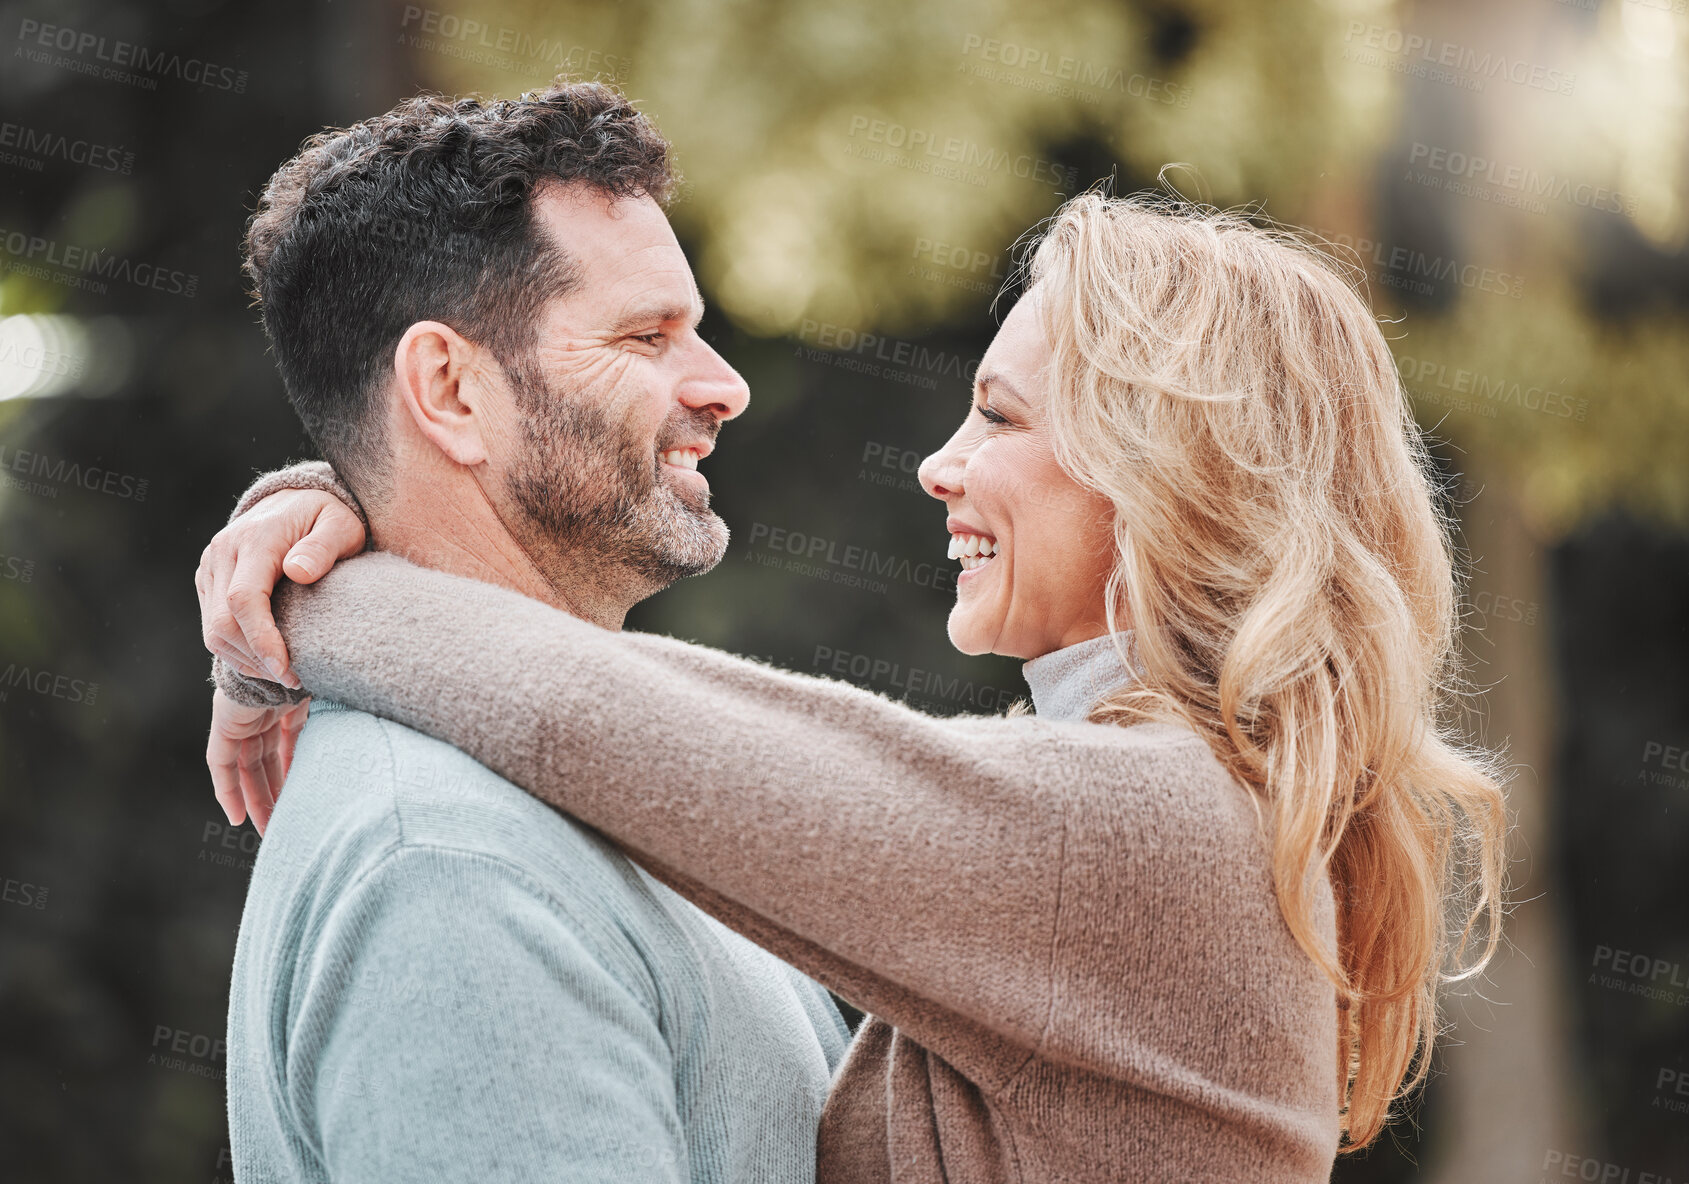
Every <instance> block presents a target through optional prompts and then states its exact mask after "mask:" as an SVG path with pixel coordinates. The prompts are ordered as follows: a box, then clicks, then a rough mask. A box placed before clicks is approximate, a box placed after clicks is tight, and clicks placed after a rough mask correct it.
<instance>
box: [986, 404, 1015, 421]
mask: <svg viewBox="0 0 1689 1184" xmlns="http://www.w3.org/2000/svg"><path fill="white" fill-rule="evenodd" d="M979 413H980V414H981V415H983V416H984V417H985V419H986V422H988V423H1008V422H1009V421H1008V420H1007V419H1005V418H1004V417H1003V416H1001V415H998V414H997V413H996V412H995V411H993V410H991V408H989V407H987V406H985V405H984V404H983V403H982V404H980V408H979Z"/></svg>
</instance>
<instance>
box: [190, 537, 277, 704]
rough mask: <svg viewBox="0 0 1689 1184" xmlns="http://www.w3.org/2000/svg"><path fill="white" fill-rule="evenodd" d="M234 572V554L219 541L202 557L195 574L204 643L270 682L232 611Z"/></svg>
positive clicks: (231, 662)
mask: <svg viewBox="0 0 1689 1184" xmlns="http://www.w3.org/2000/svg"><path fill="white" fill-rule="evenodd" d="M220 538H221V536H219V539H220ZM233 570H234V557H233V554H232V552H229V553H225V552H223V551H222V550H221V549H219V548H218V540H213V541H212V545H211V546H210V547H207V548H206V549H205V553H204V554H203V555H202V556H201V557H200V561H199V569H198V570H197V571H195V572H194V591H195V592H196V593H197V594H198V596H199V620H200V629H201V635H200V636H201V640H202V641H204V643H205V648H206V649H207V650H209V651H210V652H211V653H213V654H215V655H217V656H218V657H219V658H222V659H223V660H224V661H225V662H227V663H229V665H231V666H233V667H234V668H235V669H236V670H238V671H239V672H240V673H242V674H244V675H246V676H247V677H248V678H257V679H268V678H270V677H271V676H270V673H269V672H268V671H267V670H265V669H264V668H263V664H262V663H261V662H260V661H259V660H258V657H257V655H255V654H254V653H252V651H251V650H249V649H248V648H247V646H246V639H245V636H244V634H242V632H241V629H240V626H239V624H238V623H237V622H236V621H235V618H234V614H233V613H232V612H230V611H229V608H228V597H227V595H226V592H225V589H226V587H227V585H228V582H229V577H230V576H231V575H232V574H233Z"/></svg>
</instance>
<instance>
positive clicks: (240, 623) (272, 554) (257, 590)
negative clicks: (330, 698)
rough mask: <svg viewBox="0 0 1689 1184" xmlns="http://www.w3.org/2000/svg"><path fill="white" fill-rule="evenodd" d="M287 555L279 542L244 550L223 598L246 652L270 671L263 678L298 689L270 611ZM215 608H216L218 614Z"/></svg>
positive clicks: (284, 643)
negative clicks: (271, 598)
mask: <svg viewBox="0 0 1689 1184" xmlns="http://www.w3.org/2000/svg"><path fill="white" fill-rule="evenodd" d="M286 554H287V551H286V548H285V547H283V548H280V549H278V548H277V547H276V545H275V541H271V542H270V543H268V544H261V545H257V546H249V547H243V548H242V549H241V553H240V556H239V557H238V558H237V559H236V560H235V568H234V573H233V574H232V575H231V576H230V577H229V585H228V587H227V588H226V589H225V590H224V593H223V598H224V600H225V602H226V603H227V606H228V614H229V617H231V618H232V619H233V622H234V627H235V629H236V630H237V631H238V633H239V637H240V640H241V642H243V643H244V649H245V651H246V652H248V653H250V654H251V655H253V657H255V658H256V659H257V661H258V662H259V663H260V664H262V666H263V667H264V669H265V671H267V673H265V674H263V675H260V677H262V678H268V679H270V680H271V681H273V682H279V683H281V684H282V685H283V686H289V687H297V686H298V685H299V680H298V679H297V678H294V677H292V675H291V673H290V672H289V670H288V659H287V643H286V642H284V641H283V640H282V635H281V630H280V629H277V628H276V619H275V617H274V616H273V615H272V614H271V607H270V593H271V591H272V590H274V588H275V586H276V584H277V583H278V582H279V581H280V580H281V575H282V559H283V558H284V557H285V556H286ZM215 607H216V606H215V604H214V605H213V609H214V611H215ZM220 619H221V618H220ZM222 636H226V635H222Z"/></svg>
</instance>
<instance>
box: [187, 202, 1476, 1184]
mask: <svg viewBox="0 0 1689 1184" xmlns="http://www.w3.org/2000/svg"><path fill="white" fill-rule="evenodd" d="M1031 280H1032V283H1031V286H1030V288H1029V290H1028V294H1027V296H1026V297H1025V298H1024V299H1023V300H1022V301H1021V302H1020V303H1019V304H1018V305H1017V306H1016V307H1015V309H1014V310H1013V312H1012V313H1011V314H1010V315H1009V317H1008V318H1007V319H1006V320H1005V322H1004V324H1003V327H1002V330H1001V332H1000V333H999V334H998V336H997V338H996V340H995V341H994V342H993V344H992V346H991V348H990V350H988V351H987V353H986V355H985V357H984V359H983V361H982V363H981V367H980V373H979V378H978V381H977V382H976V388H975V400H974V405H973V406H972V408H971V409H970V412H969V414H968V417H967V419H966V420H965V421H964V423H963V425H962V427H961V428H960V429H959V430H958V431H957V433H956V434H955V436H954V437H953V438H952V439H951V440H950V441H949V443H948V444H946V445H945V446H944V448H943V449H942V450H941V451H939V452H938V453H936V454H935V455H934V456H932V457H929V458H928V459H927V461H926V463H925V464H924V465H923V466H922V469H921V480H922V483H923V485H924V486H925V488H926V489H927V491H928V492H929V493H931V494H932V495H933V496H934V497H936V498H939V499H940V500H942V501H943V502H944V503H945V505H946V508H947V511H948V515H949V520H948V525H949V529H950V532H951V534H952V538H953V542H952V553H953V555H959V558H960V560H961V562H962V566H963V568H964V571H963V572H962V574H961V576H960V577H959V579H958V583H957V600H956V606H955V608H954V610H953V611H952V613H951V617H950V636H951V638H952V640H953V642H954V643H955V644H956V646H957V647H958V648H959V649H961V650H963V651H965V652H968V653H983V652H986V651H991V652H995V653H999V654H1005V655H1010V656H1015V657H1021V658H1025V659H1028V661H1027V664H1026V667H1025V670H1026V676H1027V680H1028V683H1029V684H1030V686H1031V688H1032V692H1033V700H1034V703H1035V706H1036V709H1037V715H1036V716H1035V717H1028V716H1025V715H1019V716H1016V715H1011V716H1010V717H1008V718H961V719H935V718H932V717H928V716H925V715H922V714H920V713H918V712H914V711H911V710H909V709H907V708H905V707H903V706H901V705H899V704H895V703H891V702H888V701H886V700H884V699H881V698H879V697H877V696H874V695H871V694H868V693H867V692H864V691H861V690H859V689H857V688H854V687H850V686H847V685H844V684H839V683H832V682H829V681H827V680H823V679H814V678H805V677H801V676H796V675H788V674H783V673H781V672H778V671H773V670H770V669H768V668H766V667H762V666H759V665H757V664H755V663H752V662H747V661H743V660H741V659H737V658H734V657H731V656H728V655H724V654H721V653H718V652H716V651H711V650H708V649H705V648H703V647H698V646H690V645H685V644H682V643H679V642H674V641H672V640H669V639H665V638H656V637H649V636H639V635H620V634H613V633H608V632H605V631H604V630H601V629H598V628H596V627H594V626H591V625H588V624H585V623H583V622H579V621H576V620H574V619H573V618H569V617H567V616H565V615H563V614H561V613H558V612H556V611H555V610H552V609H550V608H547V607H545V606H543V605H540V604H538V603H537V602H535V601H531V600H527V599H525V598H523V597H520V596H518V595H516V594H515V593H511V592H506V591H503V590H500V589H494V588H491V587H489V586H486V585H479V584H475V583H472V582H469V581H465V580H462V579H458V578H455V577H451V576H447V575H443V574H441V573H436V572H428V571H425V570H423V569H419V568H415V567H411V566H410V565H408V564H405V563H403V562H402V561H400V560H398V559H396V558H393V557H390V556H382V555H373V556H366V557H360V558H358V559H355V560H353V561H351V562H348V563H345V564H342V565H340V566H339V567H337V568H335V570H334V571H333V572H332V573H331V574H330V575H328V576H327V577H326V578H324V579H323V580H322V581H321V582H320V583H319V584H317V585H315V586H313V587H310V588H287V587H283V588H282V589H278V598H277V602H276V607H277V619H278V620H279V621H280V623H281V624H282V626H283V628H284V629H285V630H286V632H287V634H288V643H289V646H290V649H291V654H292V658H293V662H294V667H295V669H296V670H297V671H298V672H299V675H300V677H301V678H302V679H303V681H304V685H305V687H306V688H308V689H309V690H310V691H311V692H312V693H316V694H321V695H327V696H329V697H332V698H334V699H337V700H340V701H342V702H345V703H347V704H349V705H351V706H353V707H358V708H363V709H365V710H369V711H373V712H376V713H377V714H381V715H386V716H388V717H390V718H393V719H396V720H399V721H400V722H402V723H405V724H408V725H410V726H412V727H415V728H418V729H419V730H422V731H425V732H429V733H431V734H434V735H436V736H439V737H441V738H443V739H445V740H447V741H449V742H450V743H452V744H454V745H456V746H457V747H459V748H461V749H463V750H464V751H466V752H468V753H470V754H471V755H472V756H474V757H475V758H476V759H478V760H480V761H481V762H482V763H484V764H486V765H488V766H489V767H491V768H493V769H494V770H496V771H498V772H499V773H501V774H503V775H504V776H506V777H508V778H510V779H511V780H513V781H515V782H516V783H518V784H520V785H523V786H524V787H526V788H527V789H528V790H529V791H530V792H532V793H534V794H536V795H538V796H540V797H542V798H543V799H544V800H546V801H548V802H550V803H552V804H553V805H555V806H557V807H559V808H562V809H565V810H567V811H569V812H570V813H571V814H574V815H575V816H577V817H579V818H580V819H582V820H583V821H585V822H587V823H588V824H590V825H593V826H595V827H597V828H599V829H601V830H603V831H604V832H606V833H607V834H609V835H610V836H611V837H613V838H614V839H616V840H617V841H618V842H619V843H621V844H622V845H623V846H624V847H625V848H626V849H627V850H628V851H629V852H630V854H632V855H633V856H634V857H635V858H636V859H637V860H638V861H640V862H641V863H643V864H644V865H645V866H647V867H648V868H649V869H650V870H652V871H653V872H654V873H656V874H658V875H659V876H660V877H661V878H663V879H665V880H667V881H668V882H669V883H671V884H673V885H674V886H675V887H677V888H678V889H679V890H681V891H682V892H683V893H684V894H685V895H687V896H688V897H690V898H691V899H692V900H694V901H695V902H697V903H698V904H699V905H701V906H702V907H703V908H704V909H705V910H706V911H709V912H712V913H714V914H715V915H717V916H718V917H720V918H721V919H722V920H724V921H725V922H727V923H728V924H729V925H731V926H733V927H735V928H737V929H739V930H740V931H741V932H743V933H745V934H747V935H748V936H750V937H752V938H753V939H755V940H756V941H758V942H759V943H761V944H762V945H764V946H766V947H767V948H768V949H770V950H772V951H773V952H775V953H776V954H778V955H780V956H781V957H783V958H785V959H786V960H788V961H789V962H791V963H793V964H794V965H796V966H797V967H798V968H799V969H801V970H803V971H805V972H806V973H809V974H810V975H812V976H814V977H815V978H817V979H819V980H820V981H821V982H822V983H824V984H825V985H827V986H828V987H830V988H831V989H833V990H834V991H836V992H837V993H839V994H840V995H842V996H843V997H844V998H846V999H848V1000H850V1001H851V1002H853V1003H855V1004H856V1005H857V1006H859V1007H861V1008H863V1009H864V1010H866V1011H868V1012H870V1013H871V1016H872V1018H871V1019H870V1020H869V1021H868V1022H867V1023H865V1025H864V1026H863V1029H862V1031H861V1032H860V1033H859V1035H858V1038H857V1040H856V1043H855V1045H854V1046H853V1049H852V1052H851V1055H850V1057H849V1059H848V1060H847V1062H846V1064H845V1066H844V1068H843V1069H842V1070H841V1071H840V1074H839V1077H838V1078H837V1080H836V1081H835V1083H834V1087H833V1092H832V1095H831V1097H830V1099H829V1102H828V1104H827V1108H826V1112H825V1115H824V1117H823V1120H822V1129H821V1133H820V1138H819V1145H818V1162H817V1178H818V1179H820V1180H824V1181H825V1180H835V1181H836V1180H851V1181H855V1180H876V1179H891V1178H896V1179H899V1180H903V1179H912V1180H922V1181H926V1180H942V1179H947V1178H948V1179H953V1180H970V1181H971V1180H1016V1179H1027V1180H1043V1179H1049V1180H1054V1179H1071V1180H1079V1179H1086V1180H1097V1179H1112V1178H1118V1177H1119V1176H1120V1175H1122V1174H1129V1175H1132V1176H1134V1177H1140V1178H1147V1177H1151V1176H1154V1177H1160V1178H1168V1179H1173V1178H1177V1179H1199V1178H1202V1179H1206V1178H1222V1177H1223V1178H1227V1179H1250V1180H1261V1181H1267V1180H1273V1181H1277V1180H1285V1181H1289V1180H1298V1181H1307V1180H1316V1179H1318V1180H1324V1179H1326V1178H1327V1176H1328V1174H1329V1171H1330V1167H1331V1161H1332V1158H1333V1156H1334V1155H1335V1154H1336V1153H1337V1151H1338V1150H1339V1148H1340V1145H1341V1146H1343V1147H1346V1148H1349V1149H1352V1148H1356V1147H1361V1146H1365V1145H1366V1144H1367V1143H1368V1142H1370V1141H1371V1140H1372V1139H1373V1138H1374V1137H1375V1136H1376V1135H1377V1134H1378V1132H1379V1130H1380V1128H1381V1126H1382V1124H1383V1123H1384V1122H1385V1120H1386V1118H1387V1117H1388V1112H1389V1106H1390V1103H1391V1102H1392V1100H1393V1099H1394V1098H1396V1097H1397V1096H1399V1095H1400V1094H1401V1093H1402V1092H1403V1091H1404V1090H1405V1089H1408V1088H1411V1086H1412V1085H1413V1084H1414V1083H1416V1082H1417V1081H1418V1080H1420V1079H1421V1078H1422V1077H1423V1076H1424V1074H1425V1071H1426V1067H1427V1064H1428V1059H1429V1055H1430V1051H1431V1046H1432V1041H1433V1039H1434V1036H1435V1034H1436V1029H1437V1021H1436V989H1437V986H1438V983H1439V980H1440V978H1441V975H1442V971H1443V970H1444V967H1445V964H1446V963H1448V962H1449V961H1450V960H1451V958H1458V957H1459V956H1460V955H1461V954H1462V953H1463V952H1464V951H1465V950H1466V949H1467V947H1468V946H1469V945H1470V944H1471V942H1472V939H1473V938H1474V935H1475V934H1478V935H1481V940H1479V941H1478V943H1477V944H1478V945H1479V947H1480V949H1481V957H1480V958H1479V960H1478V964H1479V965H1482V962H1483V960H1485V959H1487V958H1488V956H1489V952H1490V951H1491V950H1492V949H1493V947H1494V943H1495V941H1496V939H1497V936H1498V929H1497V926H1498V922H1499V916H1500V881H1501V874H1502V836H1503V830H1504V817H1503V804H1502V797H1501V793H1500V790H1499V788H1498V785H1497V781H1496V779H1495V776H1494V773H1493V766H1492V765H1491V764H1490V763H1489V759H1488V758H1487V757H1485V756H1484V755H1483V754H1479V753H1475V752H1470V751H1466V750H1463V749H1462V748H1461V747H1460V746H1459V745H1458V744H1457V743H1456V742H1455V741H1454V739H1453V738H1452V734H1451V731H1450V728H1449V725H1448V723H1447V720H1446V719H1445V716H1444V708H1445V703H1446V698H1447V695H1448V693H1449V690H1450V680H1451V678H1452V667H1453V661H1454V656H1455V652H1456V651H1455V634H1456V630H1457V615H1456V607H1455V592H1456V587H1455V578H1454V573H1453V569H1452V565H1451V559H1450V549H1449V544H1448V541H1447V538H1446V535H1445V531H1444V524H1443V522H1442V521H1441V520H1440V519H1439V517H1438V515H1437V512H1436V511H1435V509H1434V506H1433V501H1432V490H1431V481H1430V476H1429V472H1430V470H1429V466H1428V464H1427V461H1426V458H1425V455H1424V452H1423V450H1422V447H1421V445H1420V443H1419V441H1418V437H1417V435H1416V432H1415V429H1414V427H1413V423H1412V420H1411V418H1410V416H1409V413H1408V409H1407V406H1406V403H1405V400H1404V398H1403V393H1402V389H1401V386H1400V384H1399V382H1398V379H1397V376H1396V371H1395V368H1394V365H1393V362H1392V359H1391V356H1390V352H1389V349H1388V347H1387V346H1386V344H1385V342H1384V339H1383V337H1382V336H1381V335H1380V333H1379V330H1378V327H1377V325H1376V323H1375V322H1374V321H1373V319H1372V317H1371V315H1370V313H1369V312H1368V310H1367V308H1366V305H1365V303H1364V302H1363V301H1362V300H1361V299H1360V297H1359V296H1358V295H1357V294H1356V293H1355V292H1354V291H1353V290H1352V289H1351V288H1350V287H1349V286H1348V283H1347V282H1346V281H1345V280H1344V279H1343V278H1342V276H1341V275H1339V274H1338V273H1337V272H1336V270H1335V269H1334V268H1333V267H1332V266H1331V264H1330V263H1329V261H1327V260H1326V259H1325V258H1324V257H1323V256H1321V255H1319V254H1318V253H1316V252H1314V251H1312V250H1310V249H1308V248H1306V247H1304V246H1301V245H1300V244H1298V243H1297V242H1295V241H1294V240H1292V239H1290V238H1289V237H1287V236H1283V235H1278V234H1274V233H1271V232H1269V231H1265V230H1261V229H1259V228H1256V227H1253V226H1251V225H1250V224H1249V223H1248V222H1246V221H1245V220H1243V219H1241V218H1239V217H1236V216H1233V215H1228V214H1224V213H1220V212H1217V211H1212V210H1204V209H1198V208H1191V207H1184V206H1167V205H1159V204H1157V203H1155V202H1153V201H1150V200H1146V199H1125V200H1110V199H1106V198H1104V197H1101V196H1099V195H1096V194H1087V195H1084V196H1081V197H1079V198H1076V199H1075V200H1074V201H1072V202H1070V203H1069V204H1068V205H1067V206H1066V207H1065V208H1064V209H1063V210H1062V211H1061V212H1060V214H1059V215H1058V216H1057V217H1056V218H1054V219H1053V220H1052V222H1051V224H1050V227H1049V229H1048V232H1047V233H1046V235H1045V236H1044V238H1043V240H1042V242H1041V243H1040V245H1039V246H1038V248H1037V251H1036V253H1035V255H1034V258H1033V262H1032V269H1031ZM298 484H301V485H310V484H313V481H311V480H307V479H301V480H300V481H299V482H298ZM325 496H326V495H325ZM239 526H240V524H239V522H237V523H236V524H235V525H234V527H232V528H231V529H236V530H238V529H239ZM254 532H255V533H254V534H251V535H248V536H246V537H247V539H248V541H247V542H245V543H243V546H262V547H264V548H267V549H268V550H269V552H270V553H272V554H275V555H278V556H279V555H280V554H283V553H285V552H286V551H287V550H288V548H289V547H291V546H292V545H293V544H294V543H295V542H296V541H297V539H298V538H299V536H300V533H302V532H299V531H294V532H291V533H289V532H286V531H280V530H279V528H275V527H255V528H254ZM254 539H257V540H259V541H253V540H254ZM226 583H227V573H226V572H221V573H219V572H212V571H206V570H203V569H202V572H201V587H202V593H207V592H209V593H210V594H211V598H212V599H213V600H215V597H216V590H217V589H220V588H221V587H224V586H226ZM395 624H397V625H400V626H402V627H398V628H393V627H390V626H393V625H395ZM372 626H373V627H372ZM1128 626H1130V627H1131V628H1130V629H1128V628H1127V627H1128ZM415 637H423V638H426V639H427V640H426V642H423V643H418V642H416V641H415V640H410V639H413V638H415ZM229 652H230V653H233V652H234V651H233V649H231V650H230V651H229ZM247 652H248V653H250V649H249V647H248V649H247ZM513 671H514V672H515V674H514V675H513V673H512V672H513ZM442 675H444V676H445V678H446V680H447V683H448V685H441V676H442ZM224 685H225V686H226V687H227V688H228V689H229V690H231V691H233V692H234V693H235V694H237V695H248V696H249V700H248V701H249V702H253V703H261V702H274V701H275V699H274V698H268V699H266V691H265V689H264V688H260V687H257V686H256V685H252V684H245V683H243V682H242V681H241V680H239V679H237V678H232V677H230V678H225V680H224ZM269 690H270V691H273V690H274V688H269ZM676 720H685V721H707V722H705V723H700V724H697V725H695V726H689V727H688V728H687V729H686V730H685V732H684V734H682V735H676V734H675V729H674V723H673V721H676ZM296 725H297V720H296V719H294V718H293V717H291V716H287V715H284V713H283V712H282V711H281V710H280V709H277V710H276V711H274V712H271V713H270V714H268V715H265V716H263V717H261V718H260V719H259V722H258V723H257V724H256V725H255V726H254V727H253V728H252V729H251V731H252V732H253V733H254V734H255V736H256V735H257V734H260V733H265V732H266V731H267V733H268V735H269V737H270V738H271V739H272V740H274V738H275V737H277V736H282V737H284V739H283V741H282V743H283V745H285V743H286V740H285V736H286V735H287V734H290V731H291V729H293V728H294V727H296ZM262 743H263V742H262V741H261V740H258V739H255V740H254V741H253V745H254V746H256V747H262ZM270 764H271V769H272V777H273V778H274V779H275V780H276V781H277V783H278V784H279V777H275V772H276V769H275V766H276V764H277V762H276V760H275V756H274V749H273V746H272V756H271V759H270ZM580 768H588V769H590V776H583V777H578V778H576V777H572V776H571V775H570V774H571V773H572V772H573V771H574V770H576V769H580ZM839 768H846V769H850V770H851V771H852V773H851V777H850V779H849V780H844V781H840V780H839V779H837V778H836V777H829V776H827V775H826V774H827V773H828V772H830V771H832V770H836V769H839ZM234 792H236V794H237V797H238V790H237V791H234ZM237 808H238V807H237ZM1450 917H1453V918H1455V921H1456V924H1455V926H1454V932H1452V933H1451V932H1448V931H1446V930H1445V925H1446V922H1447V920H1448V918H1450Z"/></svg>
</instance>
